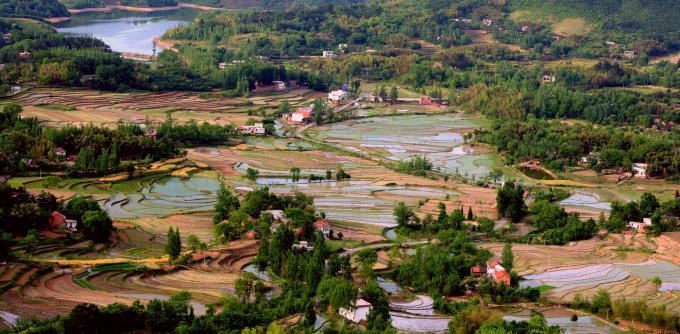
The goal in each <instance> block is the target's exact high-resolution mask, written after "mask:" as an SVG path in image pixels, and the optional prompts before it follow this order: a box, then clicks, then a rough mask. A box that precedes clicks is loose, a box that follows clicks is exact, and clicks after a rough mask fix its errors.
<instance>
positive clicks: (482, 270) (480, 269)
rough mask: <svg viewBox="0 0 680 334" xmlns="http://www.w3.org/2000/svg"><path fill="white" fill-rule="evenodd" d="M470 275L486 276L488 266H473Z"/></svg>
mask: <svg viewBox="0 0 680 334" xmlns="http://www.w3.org/2000/svg"><path fill="white" fill-rule="evenodd" d="M470 275H472V276H474V277H484V276H486V266H472V268H470Z"/></svg>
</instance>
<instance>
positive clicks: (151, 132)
mask: <svg viewBox="0 0 680 334" xmlns="http://www.w3.org/2000/svg"><path fill="white" fill-rule="evenodd" d="M146 136H147V137H149V139H151V140H153V141H156V137H157V136H158V131H156V128H148V129H147V130H146Z"/></svg>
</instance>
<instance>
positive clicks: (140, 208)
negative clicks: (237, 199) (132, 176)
mask: <svg viewBox="0 0 680 334" xmlns="http://www.w3.org/2000/svg"><path fill="white" fill-rule="evenodd" d="M219 184H220V182H219V181H218V180H217V179H216V178H211V177H206V176H194V177H191V178H180V177H175V176H168V177H163V178H160V179H153V180H150V181H148V182H143V183H142V188H141V190H140V191H139V192H135V193H116V194H114V195H113V196H111V197H110V198H109V199H107V200H106V201H104V202H103V203H102V204H101V205H102V207H103V208H104V209H105V210H107V211H108V212H109V215H111V217H112V218H114V219H134V218H141V217H151V216H163V215H170V214H175V213H191V212H200V211H209V210H212V208H213V206H214V204H215V198H216V196H217V195H216V194H217V190H218V189H219ZM142 223H151V222H142ZM147 225H148V224H147Z"/></svg>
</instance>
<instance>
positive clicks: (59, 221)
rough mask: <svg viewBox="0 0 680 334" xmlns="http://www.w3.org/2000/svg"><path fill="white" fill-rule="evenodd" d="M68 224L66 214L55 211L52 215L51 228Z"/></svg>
mask: <svg viewBox="0 0 680 334" xmlns="http://www.w3.org/2000/svg"><path fill="white" fill-rule="evenodd" d="M64 224H66V216H64V214H62V213H61V212H59V211H54V212H52V214H51V215H50V228H53V229H56V228H59V227H61V226H64Z"/></svg>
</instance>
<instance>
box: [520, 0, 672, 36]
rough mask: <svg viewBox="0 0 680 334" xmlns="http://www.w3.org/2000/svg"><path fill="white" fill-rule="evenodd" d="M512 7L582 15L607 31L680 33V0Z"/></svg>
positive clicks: (549, 0)
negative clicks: (679, 28) (679, 29)
mask: <svg viewBox="0 0 680 334" xmlns="http://www.w3.org/2000/svg"><path fill="white" fill-rule="evenodd" d="M511 8H512V10H514V11H515V10H520V11H527V12H529V13H531V14H533V15H532V16H533V17H536V16H545V17H554V18H557V19H562V18H569V17H581V18H585V19H586V20H587V21H588V22H590V23H594V24H596V25H597V26H598V27H599V28H600V29H602V30H606V31H615V30H618V31H621V32H636V33H676V34H677V33H678V26H680V15H678V13H680V1H673V0H598V1H592V0H513V1H512V2H511Z"/></svg>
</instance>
